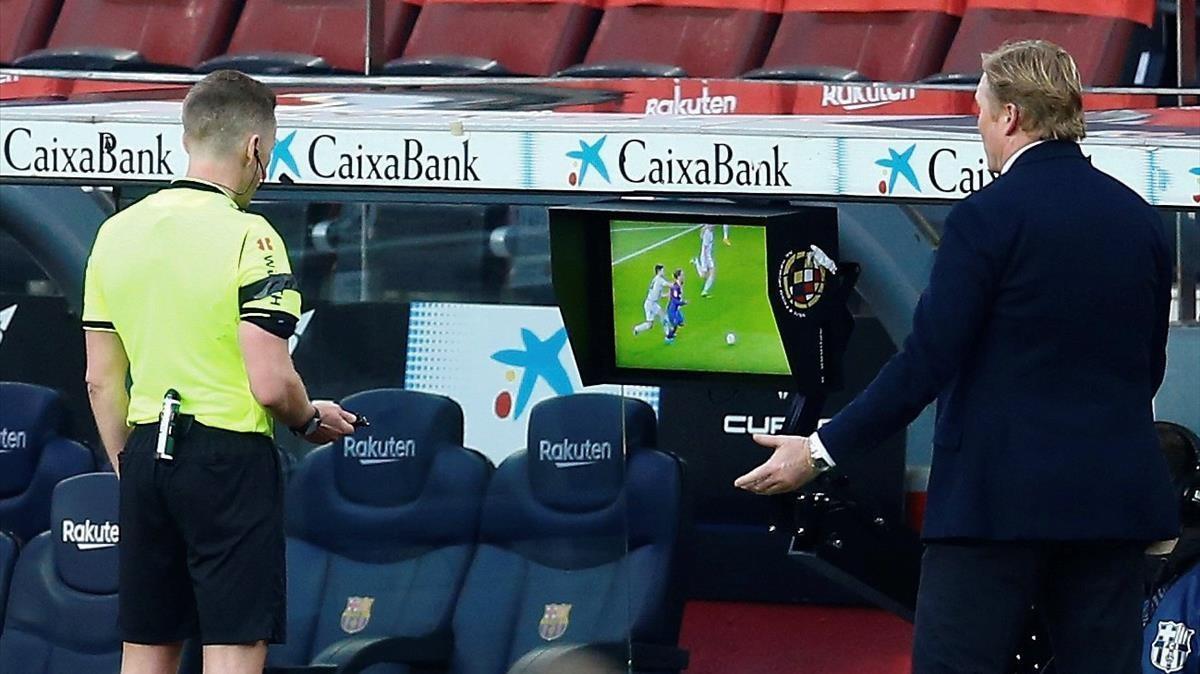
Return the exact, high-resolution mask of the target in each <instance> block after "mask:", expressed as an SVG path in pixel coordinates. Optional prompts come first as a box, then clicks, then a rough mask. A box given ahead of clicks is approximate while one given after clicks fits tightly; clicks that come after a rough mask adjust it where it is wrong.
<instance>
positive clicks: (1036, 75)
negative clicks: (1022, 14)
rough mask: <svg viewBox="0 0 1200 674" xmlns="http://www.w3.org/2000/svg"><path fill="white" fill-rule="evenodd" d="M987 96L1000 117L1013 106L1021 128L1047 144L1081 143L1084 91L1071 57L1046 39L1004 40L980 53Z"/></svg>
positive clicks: (1084, 132) (1082, 137)
mask: <svg viewBox="0 0 1200 674" xmlns="http://www.w3.org/2000/svg"><path fill="white" fill-rule="evenodd" d="M981 56H982V58H983V73H984V74H985V75H987V81H988V89H989V92H988V93H989V95H990V96H991V97H992V101H993V102H994V103H997V105H996V106H995V108H994V109H995V110H996V111H997V114H999V112H998V111H999V110H1002V109H1003V108H1004V106H1005V105H1007V104H1010V103H1011V104H1012V105H1014V106H1016V108H1017V109H1018V110H1020V111H1021V130H1022V131H1025V132H1026V133H1029V134H1031V135H1034V136H1038V137H1040V138H1044V139H1047V140H1072V141H1080V140H1083V139H1084V137H1085V136H1086V135H1087V131H1086V129H1085V127H1084V121H1083V87H1082V85H1081V84H1080V82H1079V69H1078V68H1077V67H1076V66H1075V59H1073V58H1071V55H1070V54H1068V53H1067V51H1066V50H1065V49H1063V48H1062V47H1060V46H1058V45H1056V44H1054V43H1053V42H1047V41H1046V40H1022V41H1020V42H1009V43H1006V44H1004V45H1003V46H1001V47H1000V48H999V49H997V50H996V51H993V52H990V53H985V54H982V55H981Z"/></svg>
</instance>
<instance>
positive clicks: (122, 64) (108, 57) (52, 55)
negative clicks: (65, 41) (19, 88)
mask: <svg viewBox="0 0 1200 674" xmlns="http://www.w3.org/2000/svg"><path fill="white" fill-rule="evenodd" d="M13 66H15V67H17V68H46V69H53V70H136V69H138V68H147V67H149V64H147V63H146V59H145V58H143V57H142V55H141V54H140V53H138V52H136V51H134V50H132V49H120V48H117V47H64V48H59V49H39V50H37V51H33V52H30V53H28V54H26V55H24V56H22V57H21V58H19V59H17V60H15V61H13Z"/></svg>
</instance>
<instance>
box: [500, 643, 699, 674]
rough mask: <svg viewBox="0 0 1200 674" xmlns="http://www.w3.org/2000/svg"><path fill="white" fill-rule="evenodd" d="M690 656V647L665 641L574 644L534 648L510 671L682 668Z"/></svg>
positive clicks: (613, 673) (543, 673)
mask: <svg viewBox="0 0 1200 674" xmlns="http://www.w3.org/2000/svg"><path fill="white" fill-rule="evenodd" d="M689 660H690V658H689V655H688V652H687V651H685V650H683V649H681V648H678V647H676V646H668V645H664V644H647V643H637V642H635V643H625V642H615V643H600V644H574V645H566V646H549V647H546V648H538V649H535V650H532V651H530V652H528V653H526V654H525V655H524V656H522V657H521V659H520V660H517V662H516V663H515V664H513V666H512V667H511V668H509V670H508V674H552V673H556V672H572V671H578V670H580V668H581V667H585V666H586V667H587V668H588V670H587V671H588V672H589V674H591V673H592V672H595V674H622V673H624V672H629V671H634V672H643V671H653V672H680V671H682V670H685V669H687V666H688V663H689Z"/></svg>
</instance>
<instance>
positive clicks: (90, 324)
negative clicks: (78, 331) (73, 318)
mask: <svg viewBox="0 0 1200 674" xmlns="http://www.w3.org/2000/svg"><path fill="white" fill-rule="evenodd" d="M83 329H84V330H107V331H108V332H116V331H117V326H115V325H113V324H112V323H111V322H109V321H84V322H83Z"/></svg>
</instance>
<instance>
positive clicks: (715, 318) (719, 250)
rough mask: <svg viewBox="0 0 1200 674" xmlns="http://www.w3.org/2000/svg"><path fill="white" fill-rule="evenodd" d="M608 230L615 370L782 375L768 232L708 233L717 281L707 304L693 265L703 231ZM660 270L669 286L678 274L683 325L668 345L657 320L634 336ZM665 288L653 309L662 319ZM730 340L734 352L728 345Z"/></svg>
mask: <svg viewBox="0 0 1200 674" xmlns="http://www.w3.org/2000/svg"><path fill="white" fill-rule="evenodd" d="M611 229H612V260H613V263H612V264H613V267H612V275H613V319H614V323H615V332H616V335H615V339H616V356H617V358H616V360H617V366H618V367H629V368H646V369H653V370H694V371H701V372H746V373H755V374H785V375H786V374H788V373H789V371H790V370H789V368H788V362H787V356H786V354H785V353H784V350H783V343H782V342H781V341H780V339H779V332H778V330H777V329H776V327H775V319H774V317H773V316H772V314H771V305H770V303H769V300H768V299H767V281H766V257H767V243H766V230H765V229H763V228H761V227H745V226H743V227H737V226H733V227H730V228H729V242H730V245H725V243H724V242H723V241H722V238H723V229H722V227H721V225H719V224H718V225H717V226H716V228H715V229H714V231H713V234H714V236H713V258H714V261H715V263H716V264H715V266H716V277H715V279H714V282H713V286H712V290H711V292H710V296H709V297H707V298H705V297H701V296H700V292H701V290H702V289H703V288H704V278H702V277H700V276H699V275H698V274H697V272H696V265H695V264H694V263H693V262H692V259H693V258H697V257H699V256H700V248H701V241H700V235H701V225H692V224H679V223H664V222H638V221H630V220H614V221H613V222H612V223H611ZM656 264H662V265H664V266H665V267H666V270H665V272H664V273H665V275H666V277H667V279H668V281H669V280H670V279H671V275H672V273H673V272H674V271H675V270H676V269H682V270H683V275H684V276H683V298H684V299H685V300H686V301H687V304H686V305H685V306H684V307H683V315H684V325H683V327H681V328H679V330H678V333H677V334H676V337H675V340H674V342H673V343H670V344H668V343H666V341H665V337H664V334H663V325H662V321H661V320H656V321H655V323H654V327H653V328H652V329H650V330H648V331H645V332H642V333H641V334H638V335H634V334H633V327H634V326H635V325H637V324H639V323H642V322H643V321H644V320H645V310H644V308H643V304H644V302H645V301H646V292H647V289H648V288H649V286H650V282H651V280H652V279H653V277H654V265H656ZM669 288H670V284H669V283H668V286H667V290H664V292H663V297H662V300H661V302H660V303H659V304H660V306H661V307H662V309H663V315H664V316H665V315H666V308H667V300H668V297H669ZM731 333H732V335H733V344H729V343H728V335H730V334H731Z"/></svg>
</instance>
